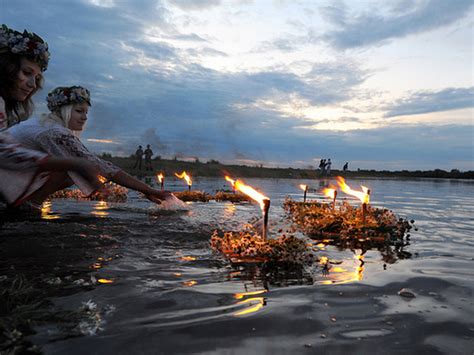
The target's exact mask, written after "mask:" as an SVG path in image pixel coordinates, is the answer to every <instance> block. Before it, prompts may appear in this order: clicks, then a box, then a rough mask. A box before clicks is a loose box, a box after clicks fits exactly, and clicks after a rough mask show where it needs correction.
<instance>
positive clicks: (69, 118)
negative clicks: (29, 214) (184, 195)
mask: <svg viewBox="0 0 474 355" xmlns="http://www.w3.org/2000/svg"><path fill="white" fill-rule="evenodd" d="M47 102H48V108H49V110H50V111H51V112H50V113H49V114H44V115H42V116H41V118H39V119H37V118H33V119H31V120H29V121H27V122H24V123H22V124H20V125H18V126H15V127H13V128H12V129H10V130H9V133H10V134H11V136H12V137H13V138H14V139H15V140H16V141H18V142H20V143H21V144H22V145H23V146H25V147H27V148H30V149H34V150H38V151H43V152H45V153H48V154H50V155H51V156H54V157H62V158H79V159H86V160H87V161H89V162H90V163H92V164H93V165H94V166H95V167H96V168H97V169H98V170H99V173H100V175H101V176H103V177H105V178H106V179H107V180H109V181H113V182H115V183H116V184H119V185H122V186H125V187H128V188H130V189H133V190H136V191H139V192H141V193H143V194H144V195H145V196H146V197H147V198H148V199H149V200H150V201H153V202H156V203H161V201H162V200H164V199H167V198H173V196H172V194H171V193H170V192H167V191H159V190H155V189H153V188H151V187H150V186H148V185H147V184H145V183H143V182H141V181H140V180H138V179H135V178H134V177H132V176H130V175H129V174H127V173H126V172H124V171H123V170H122V169H120V168H119V167H117V166H115V165H114V164H112V163H111V162H108V161H106V160H103V159H100V158H99V157H98V156H96V155H95V154H93V153H91V152H90V151H89V150H88V149H87V148H86V147H85V146H84V144H82V142H81V140H80V139H79V138H78V137H79V135H80V133H81V132H82V130H83V129H84V125H85V123H86V121H87V115H88V112H89V108H90V106H91V100H90V93H89V91H88V90H87V89H85V88H83V87H80V86H71V87H58V88H55V89H54V90H52V91H51V92H50V93H49V94H48V97H47ZM73 183H74V184H76V185H77V186H78V187H79V188H80V189H81V191H82V192H83V193H84V194H86V195H88V194H90V193H91V192H92V191H91V190H90V188H89V186H88V185H87V184H84V180H83V179H82V178H81V176H79V175H78V174H77V173H75V172H67V173H55V174H53V176H52V178H51V179H50V180H49V181H48V182H47V183H46V184H45V185H44V186H43V187H42V188H41V189H40V190H38V192H37V193H35V194H34V197H33V198H34V202H35V203H38V202H42V201H43V200H44V199H46V198H47V197H48V196H49V195H50V194H51V193H53V192H55V191H57V190H59V189H63V188H65V187H67V186H70V185H72V184H73Z"/></svg>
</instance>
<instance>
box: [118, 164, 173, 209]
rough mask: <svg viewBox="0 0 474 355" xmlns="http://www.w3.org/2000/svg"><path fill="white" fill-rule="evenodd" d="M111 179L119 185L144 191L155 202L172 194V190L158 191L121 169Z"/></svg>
mask: <svg viewBox="0 0 474 355" xmlns="http://www.w3.org/2000/svg"><path fill="white" fill-rule="evenodd" d="M111 180H112V181H113V182H115V183H116V184H119V185H122V186H125V187H128V188H130V189H132V190H136V191H139V192H141V193H143V194H144V195H145V196H146V198H147V199H149V200H150V201H152V202H155V203H161V201H162V200H165V199H166V198H168V197H169V196H171V192H169V191H158V190H156V189H153V188H151V187H150V186H148V185H147V184H145V183H143V182H141V181H140V180H138V179H136V178H134V177H133V176H131V175H129V174H127V173H126V172H125V171H123V170H120V171H119V172H118V173H117V174H115V175H114V176H113V177H112V178H111Z"/></svg>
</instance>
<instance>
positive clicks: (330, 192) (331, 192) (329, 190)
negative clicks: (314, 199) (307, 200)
mask: <svg viewBox="0 0 474 355" xmlns="http://www.w3.org/2000/svg"><path fill="white" fill-rule="evenodd" d="M323 194H324V195H325V196H327V197H329V198H331V199H334V197H335V195H336V189H335V188H332V187H327V188H325V189H323Z"/></svg>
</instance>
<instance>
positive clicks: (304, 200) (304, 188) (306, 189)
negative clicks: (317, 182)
mask: <svg viewBox="0 0 474 355" xmlns="http://www.w3.org/2000/svg"><path fill="white" fill-rule="evenodd" d="M300 189H301V190H303V191H304V195H303V202H306V193H307V192H308V186H307V185H303V184H301V185H300Z"/></svg>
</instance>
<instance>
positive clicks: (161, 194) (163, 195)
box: [145, 190, 176, 204]
mask: <svg viewBox="0 0 474 355" xmlns="http://www.w3.org/2000/svg"><path fill="white" fill-rule="evenodd" d="M145 197H146V198H147V199H149V200H150V201H151V202H155V203H158V204H160V203H161V202H162V201H164V200H167V199H172V198H173V197H174V195H173V194H172V193H171V192H169V191H158V190H155V191H152V192H150V193H148V194H145ZM174 198H176V197H174Z"/></svg>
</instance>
